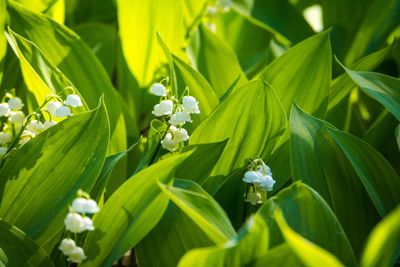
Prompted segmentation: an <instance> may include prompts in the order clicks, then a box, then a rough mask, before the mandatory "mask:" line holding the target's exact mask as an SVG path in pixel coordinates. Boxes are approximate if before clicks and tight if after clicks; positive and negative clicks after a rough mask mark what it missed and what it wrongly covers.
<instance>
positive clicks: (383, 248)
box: [361, 206, 400, 267]
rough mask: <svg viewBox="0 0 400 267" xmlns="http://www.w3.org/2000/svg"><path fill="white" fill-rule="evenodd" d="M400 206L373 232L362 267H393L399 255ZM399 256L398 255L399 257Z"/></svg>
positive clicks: (363, 257) (362, 260)
mask: <svg viewBox="0 0 400 267" xmlns="http://www.w3.org/2000/svg"><path fill="white" fill-rule="evenodd" d="M399 221H400V206H398V207H397V208H396V209H394V210H393V211H392V212H391V213H389V214H388V215H387V216H386V217H385V218H383V220H382V221H381V222H380V223H379V224H378V225H377V226H375V228H374V230H373V231H372V232H371V234H370V236H369V238H368V242H367V244H366V247H365V249H364V254H363V256H362V259H361V266H362V267H379V266H392V265H393V263H394V260H396V258H395V256H396V253H398V251H399V249H400V247H399V237H400V224H399ZM397 256H398V255H397Z"/></svg>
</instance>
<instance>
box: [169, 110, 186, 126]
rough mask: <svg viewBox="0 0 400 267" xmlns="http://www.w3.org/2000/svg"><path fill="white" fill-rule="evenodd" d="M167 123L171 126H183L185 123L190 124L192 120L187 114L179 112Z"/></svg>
mask: <svg viewBox="0 0 400 267" xmlns="http://www.w3.org/2000/svg"><path fill="white" fill-rule="evenodd" d="M168 122H169V123H170V124H171V125H174V126H177V125H183V124H185V123H186V122H192V119H191V118H190V115H189V113H187V112H181V111H180V112H177V113H175V114H172V116H171V118H170V119H169V121H168Z"/></svg>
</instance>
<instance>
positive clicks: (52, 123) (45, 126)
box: [43, 121, 57, 129]
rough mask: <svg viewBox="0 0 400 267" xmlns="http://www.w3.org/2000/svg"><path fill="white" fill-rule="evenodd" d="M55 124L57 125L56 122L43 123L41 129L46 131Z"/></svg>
mask: <svg viewBox="0 0 400 267" xmlns="http://www.w3.org/2000/svg"><path fill="white" fill-rule="evenodd" d="M56 124H57V122H55V121H45V122H44V123H43V127H44V129H47V128H50V127H51V126H54V125H56Z"/></svg>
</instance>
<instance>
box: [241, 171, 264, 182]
mask: <svg viewBox="0 0 400 267" xmlns="http://www.w3.org/2000/svg"><path fill="white" fill-rule="evenodd" d="M260 176H261V174H260V173H259V172H258V171H247V172H246V173H245V174H244V177H243V182H245V183H248V184H253V183H256V182H257V181H259V180H260Z"/></svg>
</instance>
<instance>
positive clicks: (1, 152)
mask: <svg viewBox="0 0 400 267" xmlns="http://www.w3.org/2000/svg"><path fill="white" fill-rule="evenodd" d="M7 150H8V148H7V147H4V146H0V158H1V157H2V156H4V155H5V154H6V152H7Z"/></svg>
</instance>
